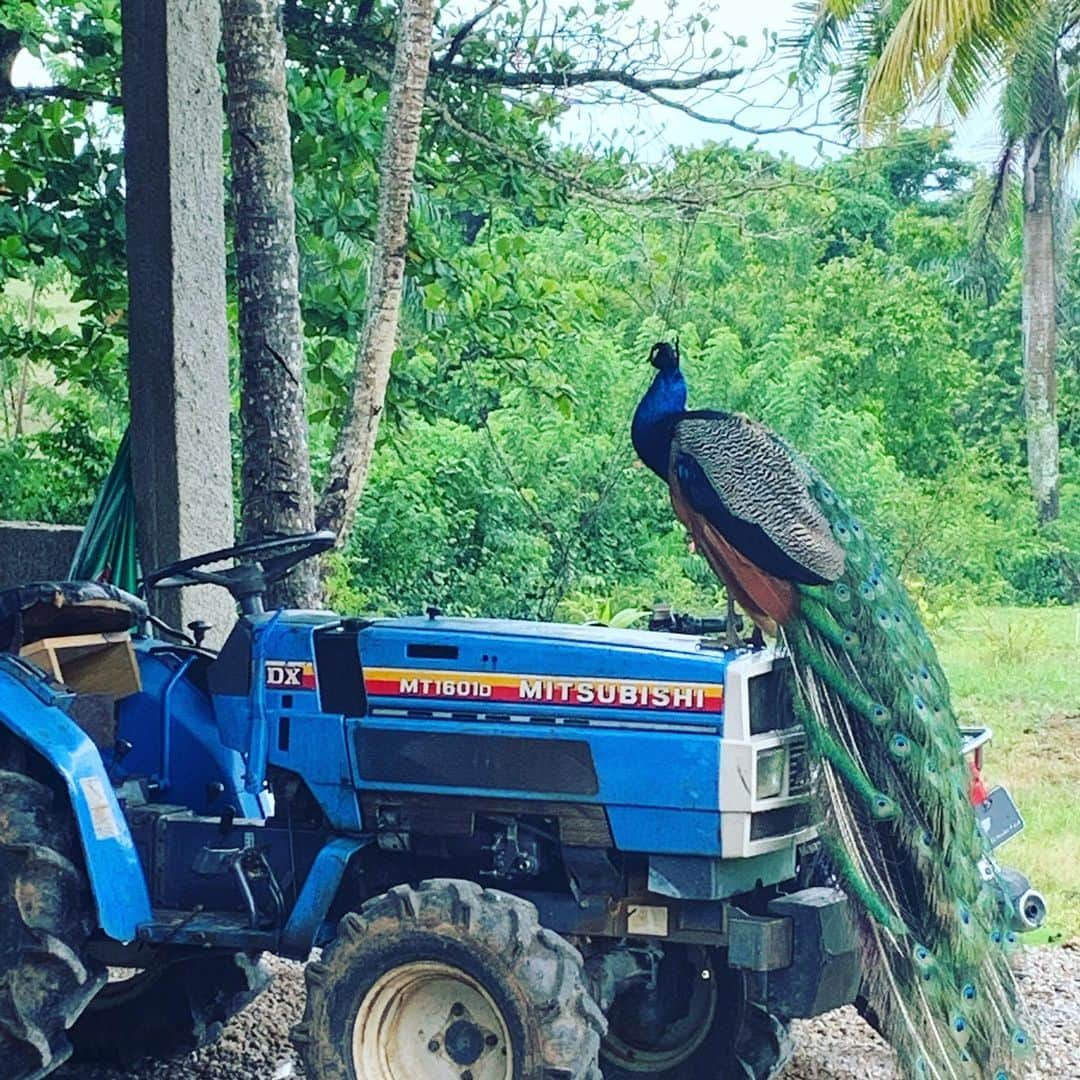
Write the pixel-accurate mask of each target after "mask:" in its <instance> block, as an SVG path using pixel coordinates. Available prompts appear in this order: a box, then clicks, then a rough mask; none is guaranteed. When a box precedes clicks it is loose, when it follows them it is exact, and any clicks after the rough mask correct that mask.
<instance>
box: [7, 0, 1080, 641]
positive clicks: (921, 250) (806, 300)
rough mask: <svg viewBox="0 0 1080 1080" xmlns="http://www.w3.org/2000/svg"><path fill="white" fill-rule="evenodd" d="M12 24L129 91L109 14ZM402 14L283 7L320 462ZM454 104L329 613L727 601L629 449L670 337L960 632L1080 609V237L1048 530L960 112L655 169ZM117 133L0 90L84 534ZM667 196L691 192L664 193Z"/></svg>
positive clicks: (34, 327)
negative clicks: (1021, 613)
mask: <svg viewBox="0 0 1080 1080" xmlns="http://www.w3.org/2000/svg"><path fill="white" fill-rule="evenodd" d="M624 6H625V5H624ZM305 10H306V9H305V8H304V7H303V6H301V7H300V8H298V9H297V10H296V11H293V13H292V15H293V16H297V17H299V15H304V16H305V17H307V16H306V15H305ZM297 12H299V15H298V14H297ZM616 16H618V17H622V12H617V11H615V9H614V8H612V14H611V16H610V17H611V18H616ZM288 17H292V16H288ZM518 17H519V16H518V13H516V12H514V11H512V10H511V9H510V8H507V9H505V11H502V12H501V13H500V14H499V16H498V17H497V19H496V20H495V22H496V24H497V27H499V26H502V27H503V28H504V29H505V28H508V27H509V28H513V27H515V26H516V24H515V19H517V18H518ZM586 17H588V18H590V19H591V18H593V16H592V15H589V13H585V14H582V15H581V18H582V19H585V18H586ZM596 18H599V16H596ZM605 18H607V16H605ZM500 20H501V21H500ZM504 24H505V25H504ZM0 25H15V26H18V27H19V28H20V29H21V30H22V32H23V41H24V43H25V44H26V45H27V46H28V47H29V48H30V49H31V51H33V52H34V53H35V54H36V55H37V56H39V57H40V58H41V59H42V61H43V62H44V63H45V64H46V65H47V67H48V68H49V70H50V71H51V72H52V73H53V75H54V76H55V77H56V78H57V80H58V81H63V82H64V83H65V84H67V85H69V86H71V87H74V88H75V89H76V90H79V91H80V92H82V91H85V92H86V93H87V94H88V95H90V96H94V95H96V96H98V97H100V98H108V97H109V96H110V95H115V94H117V93H118V89H119V85H118V83H119V66H118V58H119V36H118V35H119V24H118V3H117V2H116V0H85V2H82V3H80V4H78V5H72V4H67V3H64V4H61V3H59V2H58V0H50V2H47V3H43V4H37V5H29V4H22V3H17V2H15V0H0ZM320 25H321V24H320ZM390 26H391V20H390V17H389V13H388V11H387V10H385V9H383V8H382V7H381V5H380V6H376V8H375V9H374V10H373V11H372V13H371V15H370V18H369V21H368V22H366V23H364V25H363V34H362V35H360V36H358V37H353V38H348V39H347V38H346V37H343V36H341V35H338V36H337V37H334V38H333V39H332V40H331V38H329V37H326V38H319V37H318V36H317V35H316V36H312V35H310V34H309V35H307V36H305V34H304V33H302V32H301V29H300V28H298V27H295V26H292V25H291V24H289V25H287V32H288V36H289V49H290V57H291V61H292V63H291V65H290V69H289V73H288V76H289V93H290V104H291V116H292V126H293V136H294V142H293V156H294V163H295V167H296V189H295V194H296V203H297V222H298V238H299V243H300V252H301V289H302V308H303V313H304V319H305V327H306V333H307V348H306V376H307V380H308V391H309V395H308V401H309V406H310V431H311V448H312V461H313V465H314V468H315V471H316V481H317V482H318V480H319V479H320V478H321V475H322V472H323V470H324V469H325V466H326V463H327V460H328V456H329V453H330V448H331V446H332V445H333V440H334V437H335V435H336V432H337V430H338V428H339V426H340V424H341V421H342V418H343V414H344V408H345V404H346V401H347V397H348V391H349V385H350V380H351V377H352V370H353V362H354V354H355V348H356V344H357V340H358V337H359V332H360V320H361V318H362V312H363V307H364V298H365V291H366V282H367V269H368V260H369V257H370V248H371V240H372V235H373V229H374V215H375V199H376V194H377V190H378V176H377V169H376V154H377V151H378V148H379V146H380V145H381V140H382V124H383V118H384V116H385V109H386V103H387V93H386V87H385V85H384V83H383V81H382V79H383V77H382V75H381V74H380V69H379V65H378V64H372V65H371V69H370V70H365V69H364V64H363V59H364V57H365V56H366V55H368V53H365V49H367V50H369V52H370V54H371V55H373V56H376V57H378V56H379V55H381V53H380V51H379V50H380V49H381V48H382V47H383V46H384V45H385V42H386V41H387V40H388V35H389V34H390ZM316 29H319V27H316ZM886 29H887V27H886V26H885V25H884V24H882V25H881V26H878V27H876V28H875V27H870V26H868V27H867V28H866V32H867V34H868V35H869V36H870V37H873V36H874V34H877V35H878V36H880V34H881V33H883V32H885V30H886ZM320 33H321V30H320ZM513 33H514V34H515V35H516V34H517V30H516V29H514V30H513ZM365 35H366V36H365ZM508 41H509V39H506V40H504V39H503V38H500V37H499V35H498V33H497V32H492V33H488V34H486V36H485V35H479V36H477V37H474V38H470V40H469V41H468V43H467V49H468V51H469V55H468V59H469V61H470V62H474V63H478V64H483V63H488V62H491V63H501V62H502V59H503V58H504V53H505V51H506V48H507V47H508ZM380 43H382V44H380ZM525 47H526V48H527V50H528V52H529V55H530V58H531V60H530V62H532V63H534V64H535V65H536V66H537V67H539V68H540V69H541V70H543V71H548V72H552V71H563V70H567V66H568V65H571V66H572V65H573V63H575V62H576V61H574V59H573V57H572V56H570V55H569V53H567V52H566V50H565V49H563V48H562V47H561V46H560V47H558V48H555V47H554V46H553V45H552V43H551V42H544V41H536V42H527V43H526V45H525ZM432 92H433V94H435V95H436V96H437V99H438V101H439V102H440V103H442V104H443V105H445V106H446V107H447V108H448V109H449V110H450V113H451V115H452V116H453V117H454V118H455V120H457V121H460V122H461V123H462V124H464V125H465V126H466V127H467V128H468V129H469V130H471V131H472V132H474V133H477V132H479V133H482V137H473V136H470V135H469V134H468V133H467V132H464V131H463V130H461V129H459V128H456V127H453V126H451V125H449V124H448V123H446V122H445V121H444V120H443V119H441V118H440V117H439V116H438V115H437V114H436V115H434V117H433V119H432V122H430V123H428V124H426V125H425V130H424V137H423V145H422V149H421V155H420V160H419V162H418V166H417V185H416V191H415V196H414V200H413V205H412V216H411V223H410V226H411V227H410V236H409V248H408V251H407V252H406V266H407V270H406V283H405V304H404V310H403V316H402V324H401V340H400V345H399V349H398V351H397V353H396V354H395V357H394V365H393V375H392V379H391V383H390V388H389V393H388V397H387V402H386V418H387V422H386V423H384V424H383V426H382V429H381V437H380V444H379V447H378V449H377V453H376V459H375V462H374V466H373V471H372V475H371V480H370V483H369V487H368V489H367V491H366V493H365V497H364V501H363V504H362V506H361V511H360V517H359V521H358V523H357V527H356V530H355V533H354V535H353V536H352V537H351V538H350V539H349V543H348V545H347V548H346V550H345V552H344V554H342V555H340V556H338V557H337V559H336V560H335V563H334V566H333V571H332V574H331V578H330V598H331V600H332V601H333V602H335V603H337V604H339V605H340V606H342V607H343V608H349V609H353V610H356V609H366V610H385V611H407V610H408V611H416V610H419V609H422V608H423V607H424V606H425V605H426V604H430V603H434V604H437V605H439V606H441V607H443V608H444V609H446V610H448V611H464V612H473V613H477V614H480V613H484V614H505V615H526V616H533V617H551V616H553V615H559V616H560V617H568V618H576V619H577V618H580V619H603V620H607V619H610V618H615V617H617V616H618V615H619V613H620V612H623V611H629V612H633V611H642V610H648V609H649V608H650V607H651V605H652V604H653V603H654V602H656V601H658V600H666V601H669V602H671V603H672V604H674V605H675V606H676V607H678V608H699V609H700V608H712V607H717V606H720V605H721V604H722V602H723V596H722V592H721V591H720V589H719V587H718V585H717V583H716V580H715V578H714V577H713V576H712V575H711V573H710V572H709V570H708V568H707V567H706V566H705V564H704V562H703V561H702V560H701V559H700V558H699V557H697V556H694V555H692V554H690V553H689V551H688V549H687V545H686V540H685V537H684V535H683V533H682V530H681V528H680V527H678V526H677V525H675V524H674V521H673V516H672V513H671V508H670V505H669V504H668V501H667V496H666V494H665V492H664V491H663V488H662V485H660V484H659V483H657V481H656V480H655V478H654V477H652V476H651V475H650V474H648V473H647V472H644V471H642V470H640V469H639V468H637V467H636V466H635V463H634V460H633V454H632V451H631V450H630V447H629V438H628V426H629V419H630V416H631V414H632V411H633V408H634V405H635V403H636V401H637V399H638V398H639V396H640V394H641V393H642V391H643V390H644V388H645V385H646V383H647V380H648V378H649V374H650V369H649V368H648V367H647V365H646V364H645V356H646V355H647V352H648V349H649V346H650V345H651V344H652V342H653V341H655V340H657V339H659V338H660V337H663V336H669V335H675V334H677V335H678V336H679V337H680V340H681V344H682V349H683V354H684V356H685V358H686V367H687V372H688V375H689V377H690V381H691V387H692V394H693V402H694V403H695V404H698V405H702V406H706V405H711V406H719V407H725V408H733V409H742V410H744V411H747V412H749V413H752V414H754V415H757V416H760V417H761V418H762V419H763V420H765V421H766V422H768V423H770V424H772V425H773V426H775V427H776V428H777V429H778V430H780V431H781V432H782V433H783V434H784V435H785V436H786V437H787V438H788V439H789V440H790V441H791V443H792V444H793V445H795V446H796V447H798V448H799V449H800V450H802V451H803V452H804V453H806V454H807V455H808V456H809V457H810V458H812V459H813V460H814V461H815V462H816V463H817V464H818V466H819V467H820V468H821V469H822V471H823V472H825V473H826V474H827V475H829V476H830V477H832V478H833V479H834V480H835V482H836V484H837V485H838V486H839V487H841V488H843V490H844V491H845V492H847V493H848V495H849V497H850V499H851V501H852V502H853V504H854V505H855V506H856V507H857V509H858V510H859V512H860V513H861V514H862V515H863V516H864V517H866V518H867V519H868V520H869V521H870V522H871V523H872V525H873V526H874V528H875V530H876V531H877V533H878V534H879V535H880V536H881V537H882V539H883V542H884V543H885V545H886V546H887V547H888V549H889V552H890V554H891V556H892V558H893V560H894V562H895V564H896V565H897V566H898V567H899V568H900V569H901V571H902V573H903V575H904V577H905V579H906V580H907V581H908V582H910V583H912V584H913V585H914V586H915V587H916V589H917V591H918V593H919V596H920V598H921V602H922V605H923V608H924V611H925V612H926V613H927V614H928V615H930V616H931V617H932V618H934V617H937V616H939V615H941V613H947V612H948V611H949V610H950V609H952V608H954V607H955V606H956V604H957V602H958V600H959V599H961V598H966V599H968V600H970V599H971V598H979V599H984V600H999V599H1020V600H1025V601H1033V602H1047V601H1051V600H1062V601H1064V600H1069V599H1072V598H1074V597H1075V596H1076V595H1077V591H1078V589H1080V586H1078V585H1077V566H1078V565H1080V555H1078V552H1080V493H1078V491H1077V488H1076V486H1075V482H1073V483H1072V486H1070V483H1069V482H1068V478H1069V476H1070V472H1071V475H1073V476H1075V475H1076V471H1077V470H1076V462H1077V460H1078V458H1080V362H1078V360H1077V356H1076V355H1074V352H1076V347H1075V342H1076V341H1080V332H1076V331H1077V330H1080V327H1077V323H1078V322H1080V309H1077V308H1076V307H1075V300H1074V298H1075V297H1077V296H1080V259H1078V260H1076V261H1074V264H1073V265H1071V266H1070V267H1069V268H1068V281H1067V285H1068V287H1067V289H1066V292H1065V296H1064V303H1063V305H1062V321H1063V333H1062V349H1063V356H1062V361H1063V363H1062V378H1061V385H1060V408H1061V417H1062V445H1063V453H1064V455H1065V456H1064V459H1063V475H1064V476H1065V477H1066V483H1065V484H1064V485H1063V490H1062V498H1063V516H1062V521H1061V522H1060V523H1059V526H1058V527H1057V530H1056V531H1055V532H1053V533H1048V532H1047V531H1045V530H1039V529H1038V528H1037V527H1036V524H1035V522H1034V516H1033V513H1032V512H1031V510H1030V509H1029V506H1028V499H1027V496H1026V479H1025V462H1024V431H1023V420H1022V412H1021V408H1020V406H1021V387H1020V381H1019V377H1018V371H1019V367H1020V363H1019V350H1020V342H1019V329H1018V328H1019V323H1020V319H1019V314H1020V282H1019V269H1018V265H1019V264H1018V258H1017V255H1018V236H1017V231H1016V225H1017V222H1018V217H1017V216H1014V218H1013V219H1011V220H1008V219H1006V220H1005V221H1004V223H1003V224H1002V225H1001V226H1000V227H999V231H997V232H994V233H993V234H992V235H990V236H989V237H988V238H987V240H986V242H985V243H983V242H982V240H983V237H982V232H981V230H980V229H979V228H978V227H973V224H972V223H973V222H981V221H983V220H984V218H983V217H982V215H981V214H980V213H979V210H978V208H979V206H980V205H983V204H984V203H985V199H984V198H983V193H984V190H985V187H986V183H985V182H983V181H982V180H981V179H979V178H976V179H975V180H974V181H973V180H972V177H971V171H970V170H969V169H968V167H967V166H964V165H963V164H962V163H959V162H957V161H956V160H955V159H954V157H953V156H952V155H951V152H950V150H949V148H948V145H947V143H945V142H943V141H942V139H941V136H940V133H937V132H914V133H906V134H905V135H904V136H903V137H902V138H899V139H898V140H897V141H896V142H894V143H888V144H886V145H882V146H879V147H876V148H874V149H872V150H867V151H863V152H859V153H853V154H850V155H848V156H846V157H843V158H841V159H839V160H837V161H834V162H832V163H831V164H828V165H825V166H823V167H821V168H818V169H805V168H801V167H799V166H797V165H795V164H794V163H793V162H791V161H790V160H786V159H785V160H778V159H776V158H773V157H771V156H770V155H768V154H766V153H763V152H761V151H760V150H756V149H750V150H739V149H735V148H733V147H731V146H727V145H721V144H711V145H707V146H704V147H701V148H699V149H695V150H684V151H678V152H677V153H676V154H675V155H674V158H673V160H672V162H671V163H670V164H668V165H666V166H664V167H663V168H655V169H654V168H646V167H644V166H642V165H640V164H637V163H635V162H633V161H632V160H630V159H629V158H628V156H627V155H626V154H625V153H622V152H612V153H610V154H599V153H588V152H585V151H572V150H569V149H566V148H558V147H556V146H555V144H554V143H553V142H552V140H551V138H550V134H549V129H548V124H549V123H550V121H551V120H552V119H554V118H555V117H556V116H557V114H558V110H559V107H560V106H559V104H558V101H557V99H556V98H554V97H551V96H545V95H544V94H535V95H522V96H521V97H519V98H517V99H515V100H514V101H512V102H508V101H507V100H506V99H504V98H503V97H502V96H501V95H500V94H499V92H498V90H497V88H489V87H486V86H484V85H483V84H477V83H461V82H457V83H455V82H453V80H451V79H448V78H444V77H442V76H440V77H439V78H437V79H436V80H434V82H433V86H432ZM117 135H118V117H117V115H116V111H115V108H114V107H113V106H112V105H109V104H108V103H107V102H105V101H101V102H97V103H92V102H90V101H79V100H64V99H57V100H51V101H42V100H37V101H18V102H14V103H12V102H8V103H6V104H5V105H4V106H3V108H2V111H0V283H2V284H3V286H4V288H3V292H2V293H0V377H2V380H3V387H2V389H3V401H4V421H3V422H4V428H3V430H2V431H0V515H3V516H11V517H22V516H26V517H41V518H45V519H47V520H68V521H77V520H80V519H81V518H82V517H84V516H85V513H86V512H87V510H88V508H89V506H90V504H91V503H92V501H93V495H94V491H95V488H96V486H97V484H98V483H99V482H100V480H101V478H102V476H103V475H104V473H105V471H106V469H107V466H108V461H109V458H110V454H111V453H112V451H113V450H114V449H115V446H116V444H117V442H118V439H119V435H120V433H121V432H122V430H123V425H124V419H125V414H126V384H125V377H124V368H125V334H126V305H127V297H126V281H125V266H124V230H123V189H122V184H121V177H122V171H121V170H122V160H121V154H120V145H121V144H120V141H119V139H118V137H117ZM493 147H495V148H496V149H495V150H493V149H492V148H493ZM526 161H532V162H536V163H538V164H537V167H536V168H532V169H530V168H526V167H525V166H524V165H523V162H526ZM583 182H587V183H588V184H589V185H591V187H590V188H589V189H588V190H589V191H590V192H592V194H590V195H589V197H588V198H585V197H583V196H582V190H583V188H582V183H583ZM605 191H606V192H608V193H609V197H607V198H606V199H605V198H604V197H603V196H602V195H600V196H598V195H597V194H596V192H605ZM649 193H651V194H653V195H655V196H657V197H658V198H660V197H661V196H664V197H667V198H673V197H674V198H683V197H684V196H687V195H688V194H690V195H695V196H696V201H694V200H691V201H690V202H687V201H683V202H681V203H679V204H678V207H677V208H676V206H675V205H674V204H671V203H670V202H669V203H665V202H663V201H659V202H656V203H639V202H638V200H639V199H640V197H641V196H642V195H644V194H649ZM980 199H982V200H983V203H980V202H979V200H980ZM31 296H38V297H39V298H40V303H37V311H36V314H33V315H32V316H31V315H29V314H28V299H29V298H30V297H31ZM232 315H233V316H235V311H234V310H233V311H232ZM24 375H25V376H26V378H25V384H26V392H25V395H24V394H23V393H22V391H21V390H20V386H22V384H23V382H24ZM20 403H21V410H22V411H21V416H22V420H21V422H16V413H17V412H18V411H19V410H18V408H17V407H18V406H19V405H20ZM237 452H239V447H238V448H237ZM941 617H944V616H943V615H941Z"/></svg>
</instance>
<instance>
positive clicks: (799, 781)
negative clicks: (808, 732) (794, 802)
mask: <svg viewBox="0 0 1080 1080" xmlns="http://www.w3.org/2000/svg"><path fill="white" fill-rule="evenodd" d="M787 746H788V794H789V795H805V794H807V793H808V792H809V791H810V757H809V754H808V752H807V748H806V736H805V735H799V736H798V737H797V738H794V739H791V740H790V741H789V742H788V744H787Z"/></svg>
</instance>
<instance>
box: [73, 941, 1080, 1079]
mask: <svg viewBox="0 0 1080 1080" xmlns="http://www.w3.org/2000/svg"><path fill="white" fill-rule="evenodd" d="M268 962H269V964H270V967H271V969H272V970H273V972H274V976H275V978H274V982H273V984H272V985H271V987H270V989H269V990H267V992H266V993H265V994H263V995H262V997H260V998H259V999H258V1000H257V1001H256V1002H255V1004H254V1005H252V1006H251V1008H250V1009H248V1010H247V1011H246V1012H243V1013H241V1014H240V1016H238V1017H236V1019H234V1020H233V1021H232V1022H231V1023H230V1024H229V1025H228V1026H227V1027H226V1028H225V1033H224V1035H223V1037H222V1039H221V1041H220V1042H218V1043H216V1044H215V1045H214V1046H211V1047H207V1048H205V1049H203V1050H200V1051H197V1052H196V1053H194V1054H192V1055H191V1056H190V1057H187V1058H185V1059H183V1060H182V1061H174V1062H169V1063H162V1064H145V1065H142V1066H140V1067H138V1068H137V1069H134V1070H132V1071H130V1072H114V1071H111V1070H105V1069H91V1068H80V1067H74V1066H68V1067H66V1068H64V1069H61V1070H60V1071H59V1072H58V1073H56V1076H57V1077H63V1078H64V1080H289V1078H291V1077H298V1076H301V1075H302V1070H301V1068H300V1064H299V1062H298V1060H297V1059H296V1057H295V1056H294V1054H293V1052H292V1048H291V1046H290V1044H289V1028H290V1027H291V1026H292V1025H293V1024H294V1023H296V1021H297V1020H298V1019H299V1018H300V1014H301V1013H302V1012H303V1007H304V982H303V976H302V974H301V970H302V969H301V967H300V965H298V964H292V963H289V962H288V961H285V960H278V959H275V958H270V959H269V961H268ZM1017 973H1018V976H1019V979H1020V986H1021V990H1022V992H1023V994H1024V997H1025V999H1026V1000H1027V1003H1028V1007H1029V1010H1030V1012H1031V1015H1032V1017H1034V1020H1033V1023H1032V1027H1033V1028H1034V1030H1035V1033H1036V1035H1037V1036H1038V1043H1037V1046H1038V1053H1037V1057H1036V1061H1035V1063H1034V1065H1033V1067H1032V1068H1031V1070H1030V1071H1029V1074H1028V1075H1029V1076H1030V1077H1032V1078H1036V1080H1080V939H1078V940H1076V941H1072V942H1070V943H1069V944H1067V945H1065V946H1062V947H1060V948H1038V949H1027V950H1025V951H1024V952H1022V953H1021V954H1020V957H1019V960H1018V963H1017ZM795 1043H796V1050H795V1056H794V1058H793V1059H792V1060H791V1062H790V1063H789V1064H788V1066H787V1068H785V1069H784V1071H783V1073H782V1074H781V1078H782V1080H894V1078H895V1077H896V1076H897V1073H896V1070H895V1069H894V1068H893V1066H892V1061H891V1058H890V1054H889V1048H888V1047H887V1046H886V1045H885V1043H884V1042H882V1040H881V1039H880V1038H878V1036H877V1035H875V1034H874V1032H873V1031H871V1030H870V1028H868V1027H867V1026H866V1024H864V1023H863V1021H862V1020H861V1019H860V1018H859V1016H858V1014H857V1013H856V1012H855V1010H854V1009H852V1008H850V1007H849V1008H846V1009H840V1010H838V1011H836V1012H833V1013H830V1014H829V1015H828V1016H822V1017H818V1018H817V1019H815V1020H804V1021H796V1023H795ZM416 1080H422V1078H420V1077H417V1078H416Z"/></svg>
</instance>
